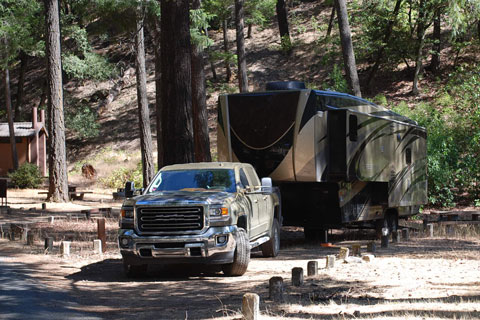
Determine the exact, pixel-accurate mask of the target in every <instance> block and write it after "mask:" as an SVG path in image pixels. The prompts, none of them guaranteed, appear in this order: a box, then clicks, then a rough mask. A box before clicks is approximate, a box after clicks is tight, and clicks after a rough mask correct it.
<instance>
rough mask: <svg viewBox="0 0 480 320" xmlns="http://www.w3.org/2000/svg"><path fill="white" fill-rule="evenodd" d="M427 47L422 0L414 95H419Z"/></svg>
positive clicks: (413, 86) (423, 3)
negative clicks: (419, 83) (424, 52)
mask: <svg viewBox="0 0 480 320" xmlns="http://www.w3.org/2000/svg"><path fill="white" fill-rule="evenodd" d="M424 45H425V0H420V4H419V9H418V23H417V50H416V51H417V52H416V58H415V74H414V76H413V85H412V93H413V94H415V95H416V94H418V78H419V77H420V71H421V70H422V68H423V65H422V51H423V46H424Z"/></svg>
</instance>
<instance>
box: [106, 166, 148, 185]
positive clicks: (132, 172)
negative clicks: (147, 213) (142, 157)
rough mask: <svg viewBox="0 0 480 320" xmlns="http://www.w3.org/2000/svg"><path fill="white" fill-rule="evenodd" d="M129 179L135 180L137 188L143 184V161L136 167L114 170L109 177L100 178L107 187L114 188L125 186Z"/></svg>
mask: <svg viewBox="0 0 480 320" xmlns="http://www.w3.org/2000/svg"><path fill="white" fill-rule="evenodd" d="M127 181H133V182H135V186H136V187H137V188H138V187H141V186H142V185H143V176H142V162H139V163H138V164H137V167H136V168H134V169H127V168H120V169H117V170H114V171H113V172H112V173H111V174H110V175H109V176H108V177H106V178H103V179H100V182H101V183H102V184H103V185H104V186H105V187H107V188H112V189H115V188H123V187H125V182H127Z"/></svg>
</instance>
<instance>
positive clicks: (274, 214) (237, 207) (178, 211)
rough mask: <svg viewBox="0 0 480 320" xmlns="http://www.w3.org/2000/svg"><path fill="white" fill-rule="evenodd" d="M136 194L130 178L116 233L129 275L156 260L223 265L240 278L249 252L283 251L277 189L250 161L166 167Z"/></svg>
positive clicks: (269, 254) (268, 254)
mask: <svg viewBox="0 0 480 320" xmlns="http://www.w3.org/2000/svg"><path fill="white" fill-rule="evenodd" d="M133 193H134V187H132V183H128V182H127V184H126V188H125V194H126V196H127V198H126V199H125V201H124V203H123V206H122V209H121V214H120V215H121V217H120V229H119V233H118V244H119V247H120V252H121V254H122V258H123V265H124V269H125V273H126V275H127V276H128V277H135V276H139V275H142V274H144V273H146V272H147V268H148V265H151V264H179V263H190V264H196V263H201V264H212V265H221V268H222V271H223V273H224V274H225V275H227V276H240V275H243V274H244V273H245V272H246V271H247V267H248V263H249V261H250V251H251V249H253V248H258V247H259V248H260V249H261V251H262V253H263V255H264V256H266V257H275V256H277V255H278V251H279V248H280V227H281V223H282V216H281V209H280V203H281V201H280V198H279V193H278V191H277V190H276V188H274V187H272V181H271V179H270V178H263V179H262V182H260V180H259V178H258V176H257V174H256V172H255V170H254V169H253V167H252V166H251V165H250V164H244V163H231V162H212V163H191V164H176V165H171V166H166V167H164V168H162V169H161V170H160V171H159V172H158V173H157V175H156V176H155V177H154V179H153V180H152V182H151V183H150V184H149V186H148V187H147V188H146V189H145V190H143V191H142V192H141V194H140V195H138V196H133ZM129 195H130V197H128V196H129Z"/></svg>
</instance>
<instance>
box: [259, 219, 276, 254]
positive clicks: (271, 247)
mask: <svg viewBox="0 0 480 320" xmlns="http://www.w3.org/2000/svg"><path fill="white" fill-rule="evenodd" d="M261 249H262V254H263V256H264V257H276V256H278V252H279V251H280V224H279V223H278V221H277V219H273V223H272V237H271V238H270V240H268V241H267V242H265V243H264V244H262V246H261Z"/></svg>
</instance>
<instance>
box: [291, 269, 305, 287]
mask: <svg viewBox="0 0 480 320" xmlns="http://www.w3.org/2000/svg"><path fill="white" fill-rule="evenodd" d="M302 284H303V268H293V269H292V285H294V286H296V287H300V286H301V285H302Z"/></svg>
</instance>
